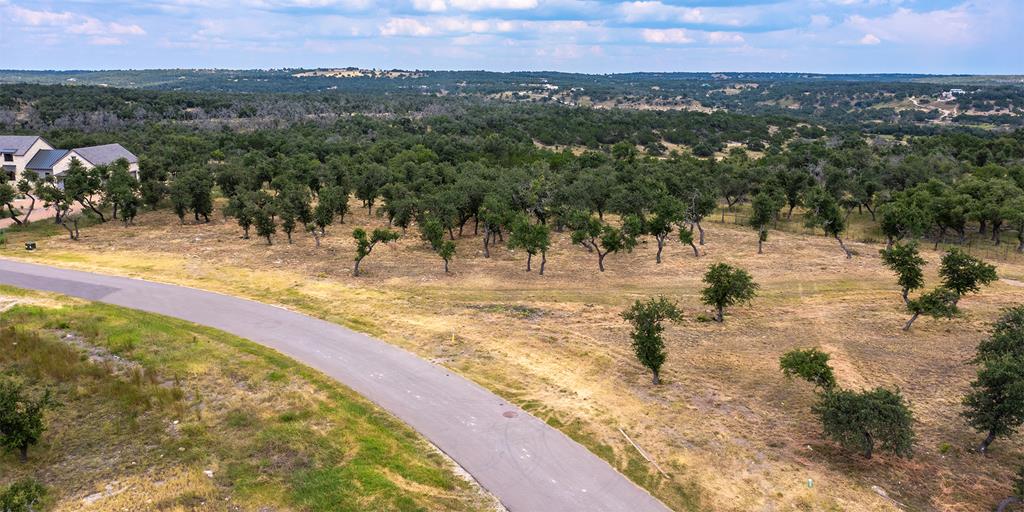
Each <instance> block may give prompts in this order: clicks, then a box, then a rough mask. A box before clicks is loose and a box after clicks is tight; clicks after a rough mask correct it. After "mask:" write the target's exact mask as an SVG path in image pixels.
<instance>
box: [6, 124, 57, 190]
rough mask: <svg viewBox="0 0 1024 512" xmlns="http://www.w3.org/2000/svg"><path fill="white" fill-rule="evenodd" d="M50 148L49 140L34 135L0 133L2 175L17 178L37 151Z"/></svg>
mask: <svg viewBox="0 0 1024 512" xmlns="http://www.w3.org/2000/svg"><path fill="white" fill-rule="evenodd" d="M52 149H53V146H51V145H50V143H49V142H46V140H44V139H43V138H42V137H39V136H36V135H0V166H3V167H2V169H3V173H4V177H5V178H6V179H7V180H11V181H15V180H17V179H18V178H20V177H21V173H22V172H24V171H25V166H26V165H27V164H28V163H29V161H31V160H32V158H33V157H35V156H36V154H37V153H39V152H40V151H48V150H52Z"/></svg>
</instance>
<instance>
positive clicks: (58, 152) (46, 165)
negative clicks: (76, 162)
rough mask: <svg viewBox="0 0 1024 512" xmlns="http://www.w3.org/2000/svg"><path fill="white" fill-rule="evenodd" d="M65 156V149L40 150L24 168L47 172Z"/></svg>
mask: <svg viewBox="0 0 1024 512" xmlns="http://www.w3.org/2000/svg"><path fill="white" fill-rule="evenodd" d="M66 154H68V150H66V149H41V150H39V151H38V152H36V154H35V156H33V157H32V160H29V161H28V163H27V164H25V168H26V169H32V170H33V171H49V170H51V169H53V164H55V163H57V162H58V161H59V160H60V159H61V158H64V155H66Z"/></svg>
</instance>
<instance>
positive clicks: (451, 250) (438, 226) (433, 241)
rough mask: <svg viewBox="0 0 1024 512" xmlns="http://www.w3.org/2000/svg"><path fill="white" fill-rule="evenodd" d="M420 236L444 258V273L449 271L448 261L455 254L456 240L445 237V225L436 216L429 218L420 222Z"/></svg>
mask: <svg viewBox="0 0 1024 512" xmlns="http://www.w3.org/2000/svg"><path fill="white" fill-rule="evenodd" d="M420 231H421V234H420V236H421V237H422V238H423V239H424V240H426V241H427V242H428V243H429V244H430V248H431V249H433V250H434V252H436V253H437V255H438V256H440V257H441V259H442V260H444V273H445V274H447V273H448V263H449V262H450V261H451V259H452V257H454V256H455V242H452V241H451V240H445V239H444V232H445V228H444V225H443V224H442V223H441V221H440V220H438V219H437V218H436V217H429V218H427V219H426V220H425V221H424V222H423V223H422V224H420Z"/></svg>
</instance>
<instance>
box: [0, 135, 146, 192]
mask: <svg viewBox="0 0 1024 512" xmlns="http://www.w3.org/2000/svg"><path fill="white" fill-rule="evenodd" d="M122 158H123V159H125V160H127V161H128V172H129V173H131V175H132V176H133V177H135V178H136V179H138V177H139V157H137V156H135V155H134V154H133V153H132V152H131V151H128V150H127V149H125V148H124V147H123V146H121V145H120V144H104V145H102V146H89V147H84V148H74V149H56V148H54V147H53V146H52V145H51V144H50V143H49V142H47V141H46V140H45V139H43V138H42V137H39V136H37V135H0V165H2V166H3V167H2V170H3V173H4V176H5V177H6V179H8V180H11V181H17V180H18V179H21V176H22V175H23V174H24V172H25V171H26V170H30V171H34V172H35V173H36V174H38V175H39V176H43V177H46V176H53V177H54V178H55V179H56V180H57V182H61V181H63V178H62V175H63V174H64V173H65V172H67V170H68V167H70V166H71V161H72V160H76V159H77V160H78V161H79V162H81V164H82V165H83V166H85V168H86V169H92V168H93V167H96V166H99V165H110V164H112V163H114V162H116V161H118V160H120V159H122Z"/></svg>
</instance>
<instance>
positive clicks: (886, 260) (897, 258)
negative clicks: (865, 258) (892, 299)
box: [879, 242, 927, 304]
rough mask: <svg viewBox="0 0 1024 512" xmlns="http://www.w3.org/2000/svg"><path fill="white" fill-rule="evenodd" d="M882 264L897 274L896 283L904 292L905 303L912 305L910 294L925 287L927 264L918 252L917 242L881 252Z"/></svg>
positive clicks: (899, 245)
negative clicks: (925, 267)
mask: <svg viewBox="0 0 1024 512" xmlns="http://www.w3.org/2000/svg"><path fill="white" fill-rule="evenodd" d="M879 252H880V253H881V254H882V264H884V265H885V266H886V267H888V268H889V270H892V271H893V272H895V273H896V282H897V283H898V284H899V285H900V288H902V290H903V292H902V294H903V303H904V304H909V303H910V296H909V295H910V292H912V291H914V290H917V289H919V288H921V287H923V286H924V265H925V263H927V262H926V261H925V260H924V258H922V257H921V255H920V253H919V252H918V250H917V242H910V243H906V244H895V245H891V246H889V247H888V248H886V249H882V250H881V251H879Z"/></svg>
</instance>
